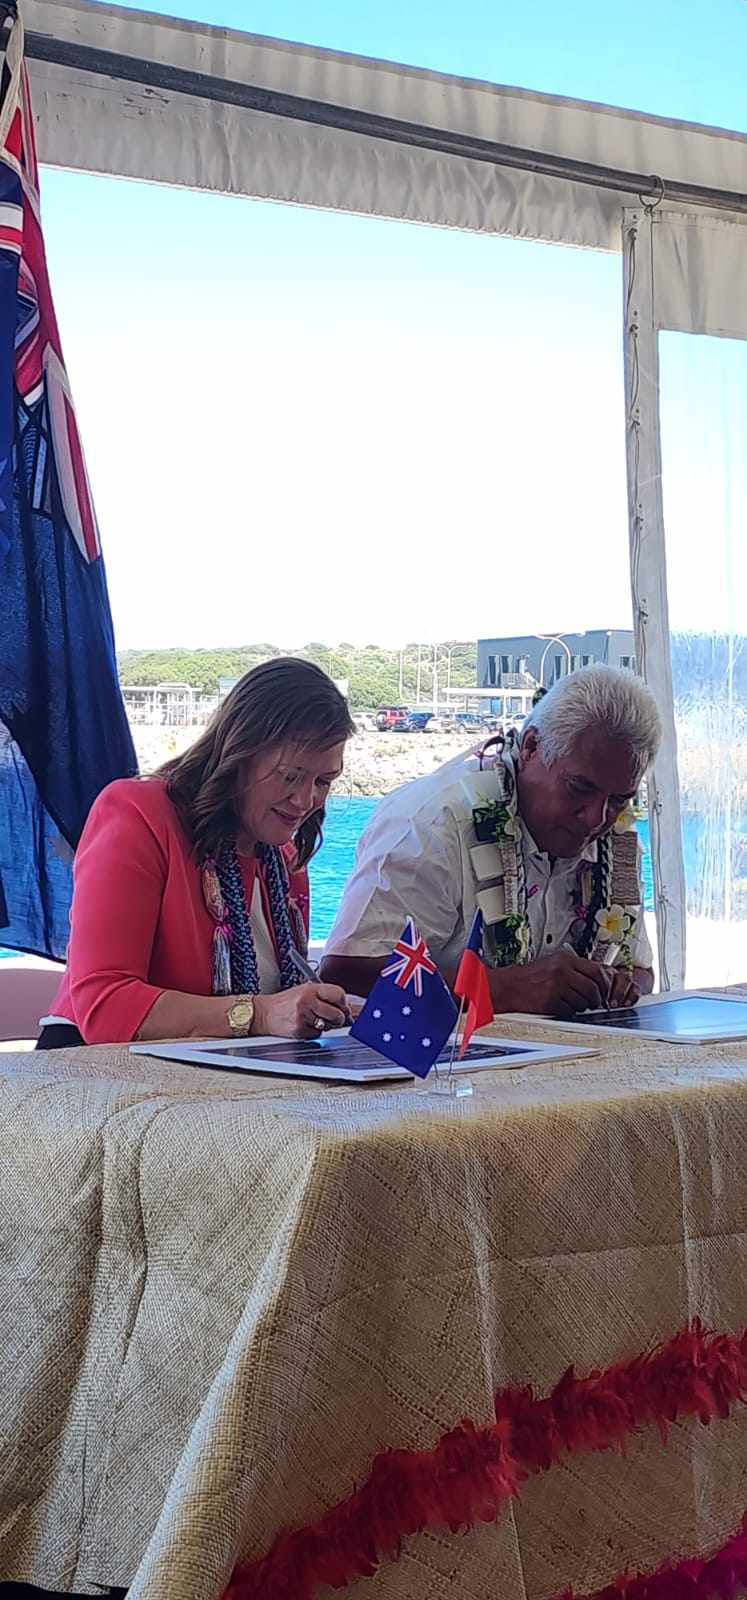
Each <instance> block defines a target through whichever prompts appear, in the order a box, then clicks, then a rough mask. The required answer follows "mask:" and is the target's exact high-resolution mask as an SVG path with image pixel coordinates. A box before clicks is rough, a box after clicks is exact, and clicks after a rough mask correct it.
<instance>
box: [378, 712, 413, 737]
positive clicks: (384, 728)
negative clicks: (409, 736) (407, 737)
mask: <svg viewBox="0 0 747 1600" xmlns="http://www.w3.org/2000/svg"><path fill="white" fill-rule="evenodd" d="M376 726H377V728H378V730H379V733H407V731H408V726H409V717H408V713H407V707H406V706H379V709H378V711H377V713H376Z"/></svg>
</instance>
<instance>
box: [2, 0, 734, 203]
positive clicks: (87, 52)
mask: <svg viewBox="0 0 747 1600" xmlns="http://www.w3.org/2000/svg"><path fill="white" fill-rule="evenodd" d="M2 12H5V13H6V14H12V12H11V10H10V6H9V5H8V3H7V0H3V3H0V14H1V13H2ZM26 55H27V57H28V58H29V59H30V60H32V61H42V62H46V63H48V64H49V65H52V66H58V67H65V68H69V69H70V70H72V71H79V72H92V73H95V74H96V75H97V76H99V77H103V78H114V79H120V80H123V81H125V82H128V83H137V84H141V85H143V86H144V87H146V88H151V89H161V90H165V91H166V92H167V93H172V94H183V95H191V96H193V97H197V98H199V99H201V100H210V101H213V102H215V103H217V104H219V105H228V106H237V107H239V108H240V109H242V110H246V111H253V112H260V113H264V114H266V115H268V116H273V117H285V118H287V119H289V120H292V121H295V122H307V123H311V124H313V125H314V126H316V127H325V128H335V129H338V130H339V131H341V132H345V133H353V134H356V135H358V136H363V137H364V138H369V139H385V140H388V141H389V142H390V143H393V144H400V145H406V146H409V147H411V148H413V149H417V150H432V151H434V152H437V153H438V154H440V155H449V156H458V157H461V158H462V159H463V160H467V161H484V162H489V163H490V164H492V165H493V166H496V167H510V168H514V169H516V170H519V171H522V172H530V173H533V174H535V175H536V176H541V177H546V178H564V179H566V180H567V181H568V182H570V183H582V184H587V185H589V186H590V187H593V188H595V189H607V190H614V191H615V192H617V193H620V194H628V195H633V196H635V197H636V198H637V199H639V200H640V201H641V202H643V201H644V200H646V199H648V200H653V201H654V202H658V201H662V200H667V201H673V202H675V203H676V204H679V205H684V206H706V207H708V208H710V209H712V210H719V211H730V212H732V213H741V214H743V215H747V194H740V193H737V192H735V191H732V190H729V189H712V188H708V187H706V186H705V185H696V184H686V183H679V182H677V181H675V180H668V179H666V178H663V177H660V176H658V175H652V174H650V173H640V172H628V171H625V170H624V169H622V168H615V167H604V166H596V165H594V164H593V163H591V162H587V161H577V160H574V159H572V158H570V157H567V156H559V155H552V154H549V153H547V152H542V151H538V150H525V149H520V148H519V147H518V146H515V145H507V144H499V143H497V142H495V141H493V140H492V139H478V138H475V137H473V136H472V135H470V134H464V133H456V132H452V131H449V130H448V129H443V128H435V127H428V126H427V125H424V124H421V123H415V122H403V121H400V120H399V119H398V118H395V117H384V116H380V115H378V114H376V113H374V112H369V111H360V110H357V109H355V108H354V107H352V106H344V105H332V104H330V103H328V102H327V101H323V100H310V99H306V98H304V97H303V96H301V95H293V94H284V93H279V92H277V91H276V90H273V89H262V88H260V87H258V86H257V85H255V84H248V83H240V82H237V81H235V80H233V79H230V78H219V77H213V76H211V75H210V74H208V73H201V72H189V71H186V70H185V69H184V68H182V67H174V66H170V65H169V64H168V63H166V62H161V61H146V60H144V59H142V58H141V57H137V56H129V55H123V54H121V53H120V52H119V51H113V50H101V49H99V48H98V47H97V46H92V45H84V44H78V43H76V42H72V41H69V40H65V39H56V38H53V37H52V36H51V35H48V34H43V33H32V32H27V34H26Z"/></svg>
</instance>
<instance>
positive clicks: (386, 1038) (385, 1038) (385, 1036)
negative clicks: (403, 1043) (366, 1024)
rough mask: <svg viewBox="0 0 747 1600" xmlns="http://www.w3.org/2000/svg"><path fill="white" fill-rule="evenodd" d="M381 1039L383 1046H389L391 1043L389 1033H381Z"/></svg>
mask: <svg viewBox="0 0 747 1600" xmlns="http://www.w3.org/2000/svg"><path fill="white" fill-rule="evenodd" d="M381 1037H382V1039H383V1041H384V1044H391V1042H392V1036H391V1033H383V1034H382V1036H381Z"/></svg>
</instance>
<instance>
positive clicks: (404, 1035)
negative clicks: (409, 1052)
mask: <svg viewBox="0 0 747 1600" xmlns="http://www.w3.org/2000/svg"><path fill="white" fill-rule="evenodd" d="M406 1038H407V1034H406V1033H401V1034H400V1039H401V1041H402V1043H403V1044H404V1042H405V1039H406Z"/></svg>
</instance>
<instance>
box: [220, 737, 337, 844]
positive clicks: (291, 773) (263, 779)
mask: <svg viewBox="0 0 747 1600" xmlns="http://www.w3.org/2000/svg"><path fill="white" fill-rule="evenodd" d="M344 754H345V740H344V739H341V740H340V742H339V744H333V745H329V746H328V748H327V749H326V750H318V749H315V748H314V747H313V746H309V745H298V744H285V745H280V746H279V747H276V748H275V749H274V750H268V751H265V753H264V754H263V755H259V756H255V757H254V759H253V760H252V761H251V762H250V763H249V766H248V769H247V772H246V777H245V787H244V793H243V796H242V798H241V801H240V811H241V822H242V827H243V830H244V832H245V834H246V840H247V842H250V843H252V844H274V845H282V844H287V843H288V842H289V840H290V839H292V838H293V835H294V834H295V833H296V832H297V830H298V828H300V826H301V823H302V822H305V821H306V818H307V817H310V816H311V813H312V811H318V810H319V807H320V806H323V805H324V804H325V802H326V800H327V796H328V795H329V791H330V789H331V787H332V784H333V783H334V781H335V779H336V778H339V776H340V774H341V772H342V763H343V756H344Z"/></svg>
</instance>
